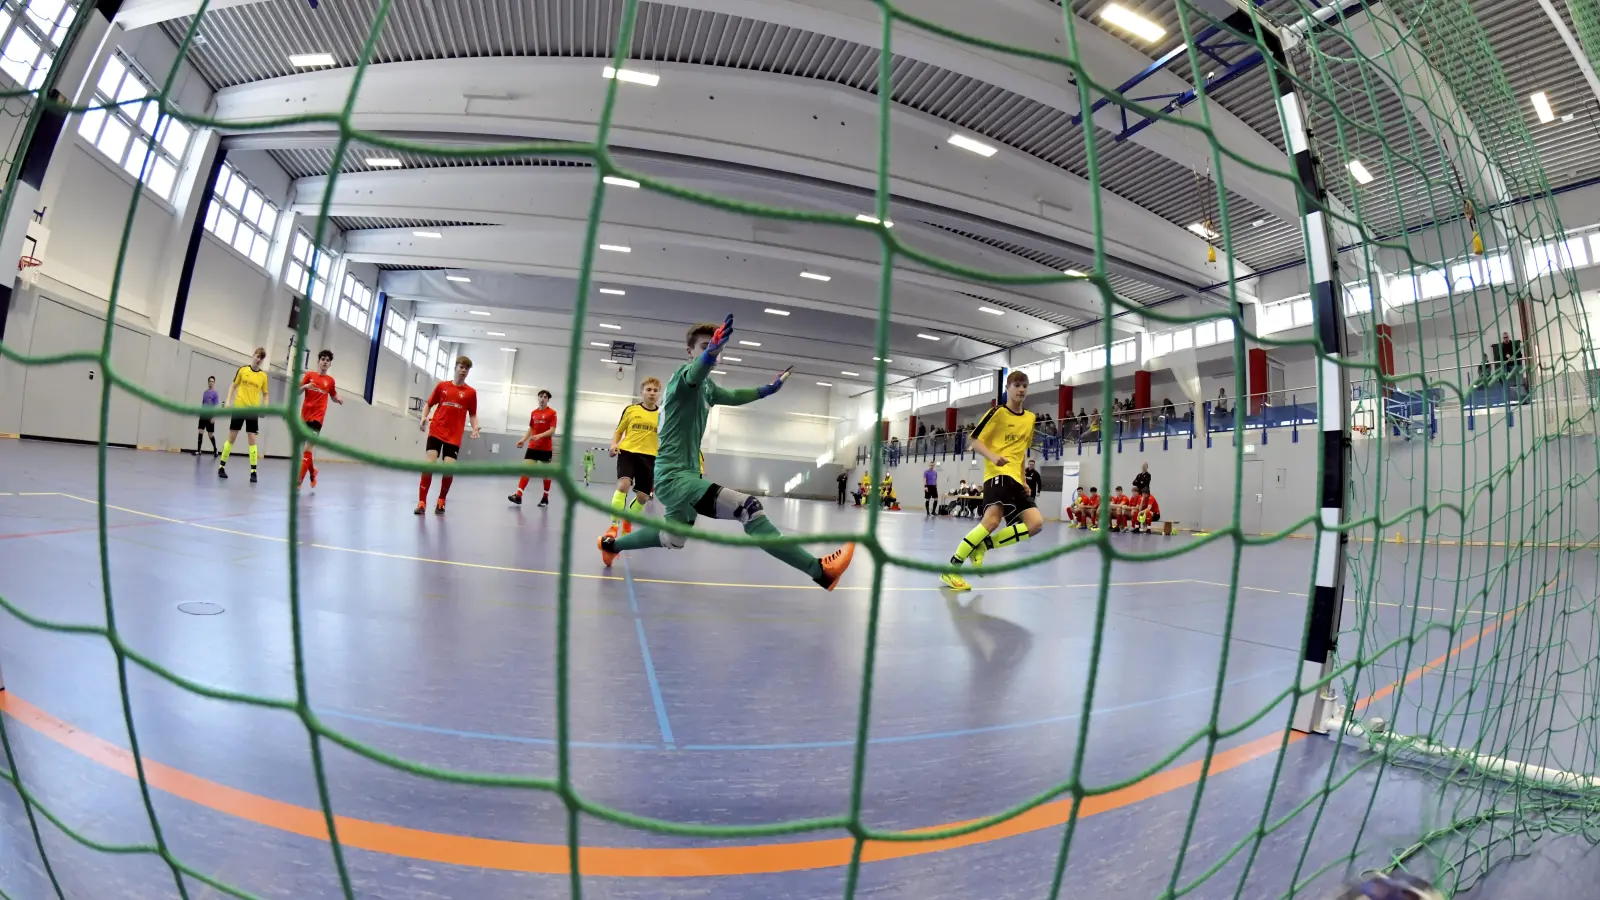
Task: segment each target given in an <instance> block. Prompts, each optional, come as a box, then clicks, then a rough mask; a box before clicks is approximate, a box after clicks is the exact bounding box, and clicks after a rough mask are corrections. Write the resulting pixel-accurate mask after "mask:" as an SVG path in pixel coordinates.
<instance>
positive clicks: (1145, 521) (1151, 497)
mask: <svg viewBox="0 0 1600 900" xmlns="http://www.w3.org/2000/svg"><path fill="white" fill-rule="evenodd" d="M1134 503H1135V504H1136V505H1137V509H1138V513H1137V515H1138V518H1136V519H1135V520H1134V525H1133V530H1134V531H1139V530H1141V529H1142V530H1143V531H1144V533H1145V534H1149V533H1150V526H1151V525H1153V524H1155V523H1156V522H1159V521H1161V504H1159V503H1157V502H1156V495H1155V494H1152V493H1150V491H1149V490H1144V491H1141V492H1139V495H1138V496H1137V497H1136V498H1135V499H1134Z"/></svg>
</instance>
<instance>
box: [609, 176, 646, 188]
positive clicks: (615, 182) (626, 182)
mask: <svg viewBox="0 0 1600 900" xmlns="http://www.w3.org/2000/svg"><path fill="white" fill-rule="evenodd" d="M600 180H601V181H604V182H605V183H606V184H609V185H611V186H612V187H627V188H636V187H638V186H639V182H637V181H634V180H633V179H632V178H618V177H617V176H615V175H607V176H606V177H604V178H602V179H600Z"/></svg>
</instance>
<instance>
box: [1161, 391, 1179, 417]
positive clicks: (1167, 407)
mask: <svg viewBox="0 0 1600 900" xmlns="http://www.w3.org/2000/svg"><path fill="white" fill-rule="evenodd" d="M1161 415H1162V416H1164V417H1165V418H1166V420H1167V421H1169V422H1170V421H1172V420H1173V419H1176V418H1177V417H1178V407H1176V406H1174V405H1173V404H1172V398H1171V397H1162V398H1161Z"/></svg>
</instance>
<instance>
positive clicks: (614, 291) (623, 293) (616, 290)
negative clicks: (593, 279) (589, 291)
mask: <svg viewBox="0 0 1600 900" xmlns="http://www.w3.org/2000/svg"><path fill="white" fill-rule="evenodd" d="M600 293H602V294H614V295H616V296H618V297H626V296H628V292H627V291H624V290H622V289H620V288H601V289H600Z"/></svg>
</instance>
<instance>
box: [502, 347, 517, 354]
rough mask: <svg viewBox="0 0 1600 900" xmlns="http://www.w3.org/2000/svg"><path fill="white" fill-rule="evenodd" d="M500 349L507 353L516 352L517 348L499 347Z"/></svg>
mask: <svg viewBox="0 0 1600 900" xmlns="http://www.w3.org/2000/svg"><path fill="white" fill-rule="evenodd" d="M500 349H501V350H504V351H506V352H507V353H515V352H517V348H515V347H501V348H500Z"/></svg>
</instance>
